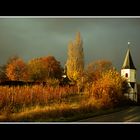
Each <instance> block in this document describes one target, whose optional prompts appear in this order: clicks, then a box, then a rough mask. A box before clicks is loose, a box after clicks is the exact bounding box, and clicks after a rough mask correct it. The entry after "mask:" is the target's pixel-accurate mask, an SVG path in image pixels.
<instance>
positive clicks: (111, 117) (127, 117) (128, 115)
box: [79, 106, 140, 122]
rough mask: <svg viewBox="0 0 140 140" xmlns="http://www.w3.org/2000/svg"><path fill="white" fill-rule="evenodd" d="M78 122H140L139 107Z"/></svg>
mask: <svg viewBox="0 0 140 140" xmlns="http://www.w3.org/2000/svg"><path fill="white" fill-rule="evenodd" d="M79 122H140V106H132V107H130V108H128V109H125V110H122V111H119V112H115V113H111V114H107V115H101V116H97V117H93V118H88V119H84V120H80V121H79Z"/></svg>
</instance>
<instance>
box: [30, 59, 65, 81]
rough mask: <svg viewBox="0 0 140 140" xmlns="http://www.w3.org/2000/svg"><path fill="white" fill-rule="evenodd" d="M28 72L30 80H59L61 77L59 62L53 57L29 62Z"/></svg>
mask: <svg viewBox="0 0 140 140" xmlns="http://www.w3.org/2000/svg"><path fill="white" fill-rule="evenodd" d="M28 70H29V75H30V80H32V81H46V80H47V79H53V78H56V79H59V78H60V77H61V75H62V68H61V65H60V62H59V61H57V60H56V59H55V57H53V56H48V57H41V58H35V59H32V60H30V61H29V63H28Z"/></svg>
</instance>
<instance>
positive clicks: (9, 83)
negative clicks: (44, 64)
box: [0, 78, 71, 87]
mask: <svg viewBox="0 0 140 140" xmlns="http://www.w3.org/2000/svg"><path fill="white" fill-rule="evenodd" d="M33 85H42V86H50V82H44V81H43V82H37V81H34V82H25V81H2V82H0V86H10V87H11V86H33ZM54 85H59V86H65V85H70V86H71V84H70V81H69V80H68V79H67V78H64V79H62V80H61V81H59V83H55V84H54Z"/></svg>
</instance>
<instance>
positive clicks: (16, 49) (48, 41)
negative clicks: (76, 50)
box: [0, 18, 140, 81]
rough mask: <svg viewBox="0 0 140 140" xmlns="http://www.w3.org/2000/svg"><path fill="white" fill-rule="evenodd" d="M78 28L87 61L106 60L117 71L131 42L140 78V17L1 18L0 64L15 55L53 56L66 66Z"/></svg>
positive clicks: (139, 79) (139, 77)
mask: <svg viewBox="0 0 140 140" xmlns="http://www.w3.org/2000/svg"><path fill="white" fill-rule="evenodd" d="M77 31H80V33H81V36H82V39H83V43H84V44H83V47H84V55H85V63H86V64H88V63H89V62H91V61H95V60H99V59H107V60H110V61H112V63H113V65H114V66H115V67H116V68H117V70H120V68H121V66H122V63H123V61H124V57H125V54H126V50H127V48H128V45H127V42H128V41H130V42H131V43H132V44H131V54H132V58H133V61H134V64H135V66H136V68H137V71H138V78H137V79H138V81H140V63H139V62H140V61H139V60H140V59H139V57H140V52H139V51H140V18H80V19H79V18H0V65H2V64H4V63H6V61H7V59H8V58H9V57H10V56H13V55H18V56H20V57H22V58H23V59H24V60H25V61H28V60H29V59H31V58H35V57H41V56H48V55H53V56H55V57H56V59H57V60H59V61H60V62H61V64H62V65H64V63H65V62H66V59H67V46H68V43H69V41H70V40H74V38H75V34H76V32H77Z"/></svg>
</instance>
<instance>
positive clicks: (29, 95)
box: [0, 85, 77, 112]
mask: <svg viewBox="0 0 140 140" xmlns="http://www.w3.org/2000/svg"><path fill="white" fill-rule="evenodd" d="M0 93H1V94H0V112H3V111H4V110H5V109H9V108H10V110H11V111H12V112H16V111H19V110H20V109H21V108H24V107H32V106H36V105H48V104H49V103H51V102H54V101H58V102H60V101H61V100H62V99H64V98H67V97H69V96H71V95H74V94H77V88H76V87H74V86H72V87H69V86H66V87H59V86H57V87H55V88H54V87H43V86H41V85H40V86H31V87H29V86H23V87H6V86H5V87H2V86H0Z"/></svg>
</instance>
